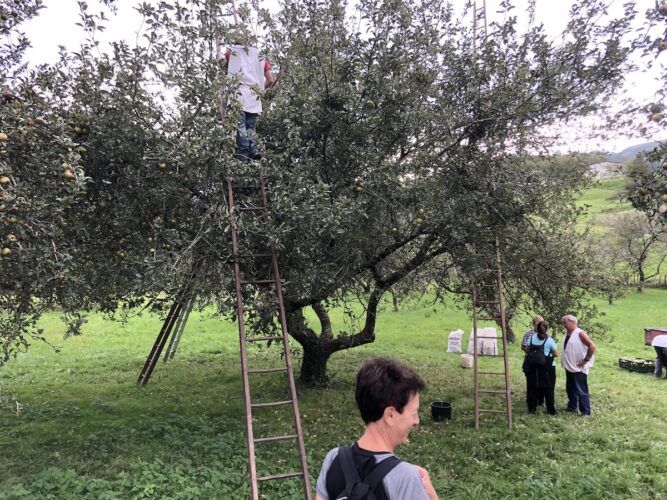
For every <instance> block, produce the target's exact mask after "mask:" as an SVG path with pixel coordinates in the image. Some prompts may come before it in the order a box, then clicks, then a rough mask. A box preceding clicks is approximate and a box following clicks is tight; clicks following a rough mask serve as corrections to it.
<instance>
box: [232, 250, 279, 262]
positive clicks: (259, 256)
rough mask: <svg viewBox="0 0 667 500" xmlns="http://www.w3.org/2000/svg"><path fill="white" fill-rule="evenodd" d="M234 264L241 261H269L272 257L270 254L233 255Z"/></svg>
mask: <svg viewBox="0 0 667 500" xmlns="http://www.w3.org/2000/svg"><path fill="white" fill-rule="evenodd" d="M232 257H233V258H234V259H233V261H234V262H238V261H240V260H241V259H270V258H271V257H273V254H272V253H268V252H267V253H251V254H240V255H239V254H238V253H237V254H233V255H232Z"/></svg>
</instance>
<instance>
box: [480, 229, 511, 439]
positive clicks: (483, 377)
mask: <svg viewBox="0 0 667 500" xmlns="http://www.w3.org/2000/svg"><path fill="white" fill-rule="evenodd" d="M493 246H494V247H495V248H494V250H495V259H494V261H495V262H494V266H493V267H492V268H488V269H486V272H484V273H482V275H481V277H480V278H478V280H479V282H473V283H472V284H471V295H472V328H473V330H472V331H473V334H472V338H473V339H472V340H473V400H474V413H475V429H479V426H480V417H481V415H482V414H483V413H500V414H502V413H504V414H505V416H506V417H507V427H508V428H509V429H510V430H511V429H512V390H511V387H510V369H509V359H508V357H507V328H506V323H505V300H504V295H503V273H502V268H501V258H500V240H499V238H498V236H496V238H495V241H494V242H493ZM480 309H481V310H486V311H489V309H493V310H494V311H495V312H497V313H498V316H496V317H491V316H480ZM498 318H499V319H500V325H501V331H502V337H501V342H502V354H501V356H502V360H503V364H502V370H498V369H495V370H488V369H487V368H484V369H483V370H480V366H479V364H480V363H479V358H480V356H484V353H483V352H480V348H479V343H478V339H481V340H482V341H484V340H485V339H495V340H496V343H497V336H493V337H492V336H488V335H479V334H478V331H477V330H478V324H479V322H480V321H493V322H494V323H496V322H497V320H498ZM497 354H498V353H493V355H494V356H495V355H497ZM493 378H501V381H502V383H503V384H504V389H502V390H501V389H498V388H497V384H496V385H495V386H494V385H493V384H491V385H489V382H491V381H492V380H493ZM483 396H485V398H484V399H485V400H493V399H496V400H497V399H498V398H502V399H503V400H504V409H499V408H488V407H485V408H482V407H481V405H480V399H481V398H482V397H483ZM485 406H491V404H487V405H485Z"/></svg>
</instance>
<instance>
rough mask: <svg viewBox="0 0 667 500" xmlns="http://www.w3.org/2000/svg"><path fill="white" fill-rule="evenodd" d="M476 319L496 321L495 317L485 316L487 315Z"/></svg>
mask: <svg viewBox="0 0 667 500" xmlns="http://www.w3.org/2000/svg"><path fill="white" fill-rule="evenodd" d="M477 321H478V322H480V321H493V322H494V323H495V322H496V318H487V317H478V318H477Z"/></svg>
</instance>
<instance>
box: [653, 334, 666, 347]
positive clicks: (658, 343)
mask: <svg viewBox="0 0 667 500" xmlns="http://www.w3.org/2000/svg"><path fill="white" fill-rule="evenodd" d="M651 345H652V346H653V347H667V335H656V336H655V337H653V341H651Z"/></svg>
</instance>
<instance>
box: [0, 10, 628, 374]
mask: <svg viewBox="0 0 667 500" xmlns="http://www.w3.org/2000/svg"><path fill="white" fill-rule="evenodd" d="M38 3H39V2H35V5H37V4H38ZM106 3H107V4H108V6H109V9H108V11H107V13H106V14H94V13H91V12H89V11H88V10H87V8H86V6H85V5H84V4H82V5H81V8H82V12H81V24H82V26H83V28H84V29H85V30H86V33H87V38H86V41H85V42H84V43H83V45H82V47H81V49H80V50H78V51H76V52H72V53H67V52H63V53H62V54H61V57H60V59H59V61H58V62H57V63H56V64H54V65H50V66H39V67H36V68H32V69H28V68H25V67H22V66H21V64H20V59H16V58H14V59H15V60H10V59H11V58H9V59H8V58H3V59H2V61H3V67H2V70H3V75H8V76H7V77H5V78H6V81H3V82H2V83H3V85H5V86H7V87H8V88H9V90H10V92H11V93H12V96H11V98H10V99H7V100H6V102H3V104H2V106H1V111H0V113H2V127H3V133H5V134H6V135H7V140H5V141H4V142H3V145H4V147H3V151H6V153H3V156H2V157H0V158H1V159H0V162H1V163H0V169H1V170H0V174H2V175H3V176H6V177H8V178H9V179H10V182H9V183H7V184H3V185H2V186H0V188H1V189H2V190H3V196H7V197H8V202H9V204H8V203H5V209H3V211H2V212H0V233H2V235H3V238H7V237H8V235H9V229H8V228H9V227H10V224H11V225H13V226H11V227H12V228H14V227H15V228H16V229H12V232H11V234H12V235H14V236H15V237H16V241H11V242H9V241H8V240H7V241H8V242H9V243H11V244H10V245H9V246H8V247H7V248H9V249H10V250H11V253H10V254H8V255H6V256H4V257H2V261H1V263H2V267H0V283H2V290H1V297H0V300H1V301H2V310H3V315H2V316H1V321H2V324H1V325H0V327H1V329H0V339H2V340H1V342H2V345H3V349H4V353H5V358H6V357H7V356H9V355H11V354H12V352H15V349H16V348H17V346H19V345H25V342H27V339H28V338H29V336H30V335H35V334H37V333H38V332H35V331H34V329H33V325H34V321H35V319H36V318H37V317H38V316H39V314H40V313H41V312H42V311H43V310H45V309H46V308H53V307H58V308H62V309H63V311H65V314H66V316H68V317H69V318H70V319H71V321H70V324H71V331H72V332H73V333H76V332H77V327H79V326H80V324H81V322H82V321H83V318H82V317H81V316H80V314H81V312H82V311H86V310H92V309H96V310H102V311H105V312H109V313H113V312H114V311H117V310H118V308H119V306H120V307H124V308H132V307H135V306H139V305H143V304H145V303H146V302H148V304H149V305H150V306H151V307H155V308H158V309H159V308H160V307H161V306H162V305H163V304H164V303H165V300H164V297H165V296H166V297H167V298H168V300H173V296H174V295H175V294H176V293H177V292H178V291H180V290H183V288H184V287H185V286H187V284H188V283H190V281H191V278H192V276H193V275H196V293H197V296H198V298H199V301H200V304H202V305H204V304H215V305H216V307H217V308H218V309H219V311H220V312H221V313H222V314H228V315H230V316H232V317H233V315H234V313H233V308H232V303H233V295H232V286H231V271H230V264H231V257H230V253H231V251H230V217H229V213H228V210H227V199H226V196H227V195H226V191H225V179H226V177H227V176H228V175H233V176H234V177H236V178H237V179H239V180H241V181H242V182H246V181H247V179H248V178H249V177H253V176H256V175H257V172H258V171H262V172H263V175H264V176H265V179H266V181H267V183H268V187H269V193H270V205H271V210H272V214H271V222H272V223H271V224H270V225H269V226H265V225H263V224H262V223H261V222H259V221H258V220H253V219H251V218H249V217H245V218H240V219H239V220H238V224H239V229H240V231H241V232H242V233H243V235H244V238H243V242H244V245H245V246H244V248H243V250H244V251H247V253H252V252H254V251H256V248H257V244H258V242H259V240H258V239H257V238H268V241H269V242H270V243H271V244H273V245H275V246H276V247H277V248H278V250H279V251H280V266H281V271H282V274H283V276H282V277H283V278H284V279H285V280H286V285H285V305H286V310H287V316H288V327H289V333H290V335H291V336H292V337H293V338H294V339H295V340H296V341H297V342H298V343H299V344H300V345H301V346H302V348H303V361H302V367H301V378H302V380H304V381H306V382H321V381H324V380H326V366H327V360H328V359H329V358H330V356H331V355H333V354H334V353H335V352H337V351H340V350H343V349H348V348H352V347H356V346H360V345H363V344H367V343H369V342H373V341H374V339H375V335H376V323H375V321H376V318H377V314H378V312H379V310H380V307H381V303H382V298H383V296H384V295H385V293H386V292H387V291H388V290H390V289H391V287H392V286H394V285H398V284H401V283H407V282H409V280H411V279H415V277H417V276H427V277H428V282H429V283H433V284H434V286H435V290H436V292H437V293H444V292H445V291H447V290H453V291H455V292H457V293H462V294H463V293H466V291H467V284H468V283H469V282H470V281H471V280H472V281H480V280H484V279H487V278H488V276H486V275H485V269H488V268H489V259H490V258H491V254H490V253H489V251H488V249H489V245H488V242H489V241H490V240H491V239H493V238H495V235H500V237H501V239H502V248H503V266H504V269H505V281H506V284H507V286H508V288H510V289H511V290H513V292H512V294H513V296H514V297H515V302H516V307H519V305H523V307H535V308H540V309H545V310H549V311H550V313H551V314H552V315H554V316H556V315H558V314H561V313H562V312H569V311H572V310H577V311H581V310H585V311H590V312H591V314H592V313H594V311H593V310H592V309H588V302H587V300H588V297H589V296H590V294H591V293H593V294H594V293H597V292H599V293H602V292H603V290H604V287H605V286H606V285H605V283H606V282H605V280H604V277H603V276H602V275H601V274H598V273H597V271H596V272H593V271H592V270H593V269H595V268H594V263H593V262H592V260H591V258H590V255H589V253H587V251H586V249H585V246H584V245H583V243H582V240H581V235H580V234H579V232H578V231H577V228H576V226H575V224H574V220H575V219H576V216H577V214H578V211H577V209H576V207H575V205H574V196H575V193H576V190H577V189H579V188H581V187H582V186H583V185H584V184H585V178H584V177H583V176H582V175H581V173H580V172H578V171H576V169H574V170H569V169H567V168H554V166H553V165H552V164H551V163H552V162H549V161H545V163H546V164H540V163H539V162H538V163H536V162H535V161H533V160H534V158H535V156H536V155H537V156H539V155H540V154H542V153H543V152H544V151H546V148H547V147H548V145H549V140H548V137H546V135H545V134H543V133H542V131H543V130H544V127H546V126H550V125H551V126H552V125H555V124H558V123H561V122H562V121H563V120H564V119H568V118H573V117H577V116H581V115H585V114H588V113H591V112H594V111H596V110H598V109H599V108H600V107H601V106H602V105H603V103H604V101H605V99H606V98H607V97H608V96H609V95H610V94H611V93H612V92H613V91H614V90H615V89H616V88H617V87H618V85H619V84H620V82H621V81H622V75H623V72H624V70H625V68H626V65H627V60H628V56H629V53H630V47H629V45H628V44H627V43H626V41H625V35H626V33H627V31H628V29H629V23H630V22H631V20H632V17H633V12H631V11H630V10H629V11H628V12H627V15H626V16H624V17H622V18H619V19H611V18H609V17H607V16H605V15H603V13H604V2H601V1H598V0H580V1H578V2H576V5H575V8H573V9H572V18H571V20H570V22H569V23H568V26H567V32H566V33H565V35H564V36H563V37H562V38H561V39H549V38H548V37H547V35H546V34H545V32H544V27H543V26H541V25H539V24H536V23H535V22H532V23H531V24H530V25H529V26H528V28H527V29H523V28H522V29H521V30H520V29H519V26H518V22H517V18H516V15H515V14H514V11H513V7H512V5H511V2H503V4H502V9H504V10H505V15H501V16H500V18H501V19H503V21H501V22H499V23H495V24H492V25H491V26H490V35H489V41H488V43H486V44H481V43H478V44H477V46H478V47H479V50H477V51H473V40H472V37H473V33H472V30H471V29H470V22H469V16H468V18H464V19H461V18H460V15H461V14H460V13H456V12H454V11H453V9H452V8H451V7H450V6H449V5H448V4H446V3H445V2H442V1H434V2H428V3H426V2H421V1H417V0H383V1H377V0H359V1H357V2H354V3H352V2H346V1H343V0H329V1H326V2H308V3H305V4H304V2H297V1H293V0H286V1H285V2H283V4H282V6H281V10H280V11H279V12H278V13H277V14H276V15H274V16H270V15H269V14H268V13H267V12H265V11H257V12H256V13H255V14H254V19H256V20H257V21H258V23H259V24H260V25H261V26H263V27H264V28H265V33H264V35H263V37H262V41H263V49H264V50H265V51H266V52H267V54H268V55H269V57H270V58H271V60H272V61H273V62H274V65H275V66H276V67H279V68H280V71H279V72H278V73H279V74H280V76H279V79H278V80H279V82H278V85H277V86H276V87H275V88H274V89H271V90H270V91H268V92H267V93H266V94H265V96H264V102H265V112H264V114H263V116H262V118H261V121H260V125H259V129H258V132H259V134H260V136H261V138H262V142H263V146H264V155H263V159H262V160H261V162H260V163H259V164H257V165H251V166H245V165H243V164H239V163H238V162H236V161H235V160H234V158H233V130H234V125H235V116H236V114H235V112H234V103H233V102H232V103H230V108H231V109H230V110H228V112H227V113H226V114H224V116H221V114H220V113H219V111H220V107H219V104H220V101H221V89H222V94H223V96H224V95H229V94H230V92H233V87H234V85H235V84H236V82H234V79H233V78H228V77H227V75H226V74H225V73H224V71H221V68H220V67H219V65H218V63H217V62H216V58H215V51H216V47H215V45H216V38H217V37H221V38H222V39H223V40H226V41H231V40H232V39H233V38H235V37H237V36H239V33H238V30H236V29H235V28H234V26H233V25H231V24H229V23H226V22H225V21H224V19H221V18H220V16H219V15H218V14H219V12H218V10H217V9H216V6H224V5H225V4H228V3H229V2H224V1H222V0H221V1H220V2H213V1H210V0H207V1H204V0H189V1H187V2H178V1H163V2H160V3H157V4H141V5H140V6H139V7H138V11H139V12H140V14H141V15H142V16H143V17H144V23H143V28H142V31H141V32H140V35H139V36H138V38H137V42H136V43H135V44H132V45H131V44H130V43H128V42H125V41H119V42H116V43H113V44H111V45H110V46H108V47H107V46H106V45H104V44H102V43H100V42H99V41H98V39H97V36H98V35H99V33H100V31H101V30H102V29H103V28H104V26H105V25H106V24H108V23H109V22H112V21H111V20H110V19H108V16H109V15H110V14H109V13H111V14H113V5H114V3H113V2H106ZM25 12H26V15H27V13H29V11H28V10H26V11H25ZM239 13H240V14H241V17H242V18H244V17H245V18H246V19H247V16H249V15H250V14H251V13H252V12H251V10H250V9H239ZM12 29H13V28H12ZM240 35H241V36H243V35H247V33H240ZM223 101H224V99H223ZM15 103H19V104H15ZM0 137H2V136H0ZM14 204H15V205H17V210H18V212H17V213H13V212H12V210H13V208H12V207H13V206H14ZM6 207H9V211H7V210H6ZM10 217H11V219H10ZM253 234H254V235H255V236H253ZM257 234H259V235H260V236H257ZM246 264H247V265H246V266H245V270H246V272H248V273H249V274H252V273H259V272H262V271H263V270H262V269H261V268H260V267H259V266H257V265H256V264H255V263H254V262H252V261H249V262H247V263H246ZM582 269H585V270H590V272H588V271H586V272H581V270H582ZM195 271H196V272H195ZM264 299H266V301H265V300H264ZM255 300H257V301H260V303H262V304H269V302H270V301H269V299H268V297H265V296H263V295H261V294H260V295H258V296H256V297H255ZM351 301H354V302H360V303H361V304H362V306H363V311H364V314H363V317H362V318H361V321H360V324H358V325H357V324H355V323H352V324H350V325H349V326H348V327H347V329H346V330H345V328H340V327H339V326H338V325H334V324H333V323H332V320H331V317H330V315H329V311H330V310H331V308H332V307H334V306H336V305H340V304H349V303H350V302H351ZM308 309H312V310H313V311H314V312H315V314H316V317H317V323H315V324H312V323H311V322H309V321H307V319H306V318H307V315H306V312H307V310H308ZM250 319H251V324H252V325H253V326H255V327H257V328H260V327H270V326H271V325H272V324H273V320H274V317H273V312H272V311H271V310H270V309H269V308H268V307H267V308H265V309H264V310H260V311H259V312H258V313H257V314H256V315H255V316H253V317H251V318H250ZM22 343H23V344H22Z"/></svg>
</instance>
